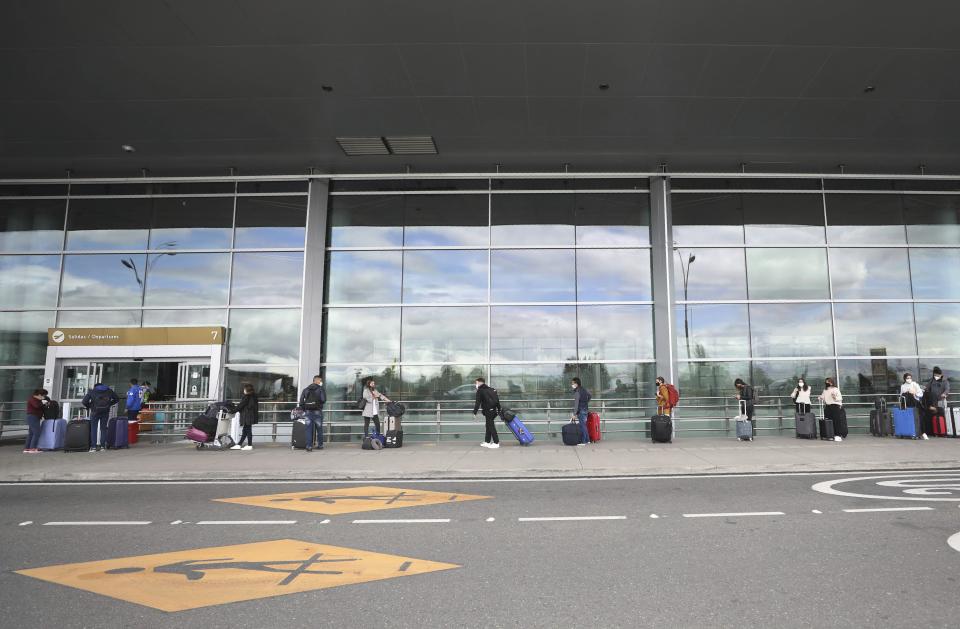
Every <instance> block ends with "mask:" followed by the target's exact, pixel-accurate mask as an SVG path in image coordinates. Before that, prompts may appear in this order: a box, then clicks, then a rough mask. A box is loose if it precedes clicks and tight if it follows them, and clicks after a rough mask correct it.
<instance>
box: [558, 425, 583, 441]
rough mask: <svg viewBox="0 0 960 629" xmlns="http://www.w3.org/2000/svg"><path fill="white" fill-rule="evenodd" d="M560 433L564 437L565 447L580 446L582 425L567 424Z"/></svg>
mask: <svg viewBox="0 0 960 629" xmlns="http://www.w3.org/2000/svg"><path fill="white" fill-rule="evenodd" d="M560 432H561V433H562V436H563V445H565V446H576V445H580V425H579V424H575V423H574V422H567V423H566V424H564V425H563V428H561V429H560Z"/></svg>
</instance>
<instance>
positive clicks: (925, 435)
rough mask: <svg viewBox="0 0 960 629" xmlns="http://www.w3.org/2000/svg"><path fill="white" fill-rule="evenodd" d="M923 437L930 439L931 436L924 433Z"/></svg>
mask: <svg viewBox="0 0 960 629" xmlns="http://www.w3.org/2000/svg"><path fill="white" fill-rule="evenodd" d="M922 437H923V438H924V439H929V438H930V437H928V436H927V433H923V435H922Z"/></svg>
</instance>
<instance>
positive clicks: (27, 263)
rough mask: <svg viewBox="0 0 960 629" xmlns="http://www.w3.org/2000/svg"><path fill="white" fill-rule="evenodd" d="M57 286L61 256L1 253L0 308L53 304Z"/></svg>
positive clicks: (48, 305)
mask: <svg viewBox="0 0 960 629" xmlns="http://www.w3.org/2000/svg"><path fill="white" fill-rule="evenodd" d="M59 288H60V256H2V255H0V307H2V308H37V307H53V306H56V305H57V291H58V290H59Z"/></svg>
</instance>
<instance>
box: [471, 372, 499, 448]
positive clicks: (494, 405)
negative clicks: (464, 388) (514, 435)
mask: <svg viewBox="0 0 960 629" xmlns="http://www.w3.org/2000/svg"><path fill="white" fill-rule="evenodd" d="M473 384H474V386H475V387H476V388H477V398H476V401H475V402H474V404H473V414H474V415H476V414H477V411H480V410H482V411H483V418H484V419H485V420H486V422H487V432H486V435H485V436H484V439H483V443H481V444H480V446H481V447H484V448H492V449H497V448H499V447H500V436H499V435H498V434H497V424H496V419H497V416H498V415H499V414H500V395H499V394H498V393H497V390H496V389H494V388H493V387H490V386H487V382H486V381H485V380H484V379H483V378H477V379H476V380H475V381H474V383H473Z"/></svg>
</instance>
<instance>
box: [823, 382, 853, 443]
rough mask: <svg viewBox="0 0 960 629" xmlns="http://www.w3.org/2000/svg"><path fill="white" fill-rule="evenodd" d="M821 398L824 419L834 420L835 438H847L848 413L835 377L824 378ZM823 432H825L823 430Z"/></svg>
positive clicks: (839, 439)
mask: <svg viewBox="0 0 960 629" xmlns="http://www.w3.org/2000/svg"><path fill="white" fill-rule="evenodd" d="M820 400H821V401H822V402H823V416H824V419H828V420H830V421H832V422H833V434H834V436H833V440H834V441H843V440H844V439H846V438H847V413H846V411H844V410H843V395H841V393H840V389H839V388H837V385H836V383H835V382H834V381H833V378H827V379H826V380H824V382H823V393H821V394H820ZM821 434H823V431H822V430H821ZM828 434H829V433H828ZM821 438H823V437H821Z"/></svg>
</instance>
